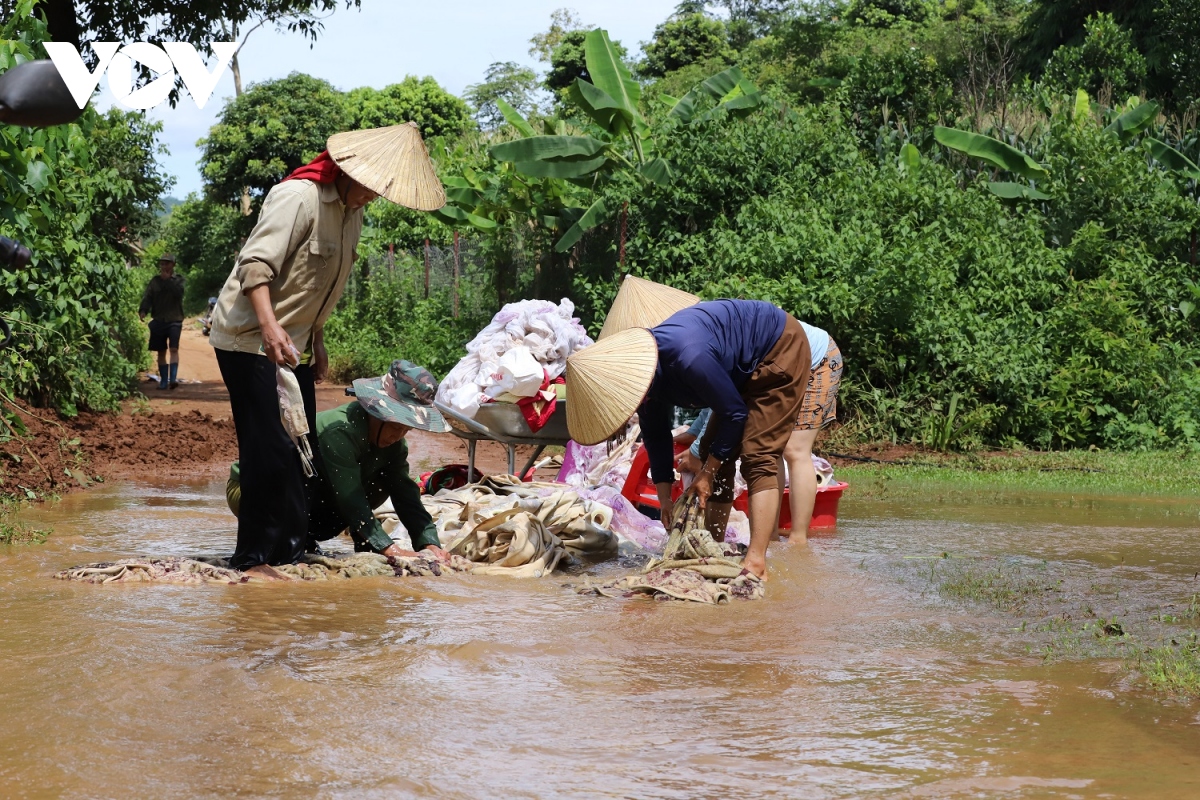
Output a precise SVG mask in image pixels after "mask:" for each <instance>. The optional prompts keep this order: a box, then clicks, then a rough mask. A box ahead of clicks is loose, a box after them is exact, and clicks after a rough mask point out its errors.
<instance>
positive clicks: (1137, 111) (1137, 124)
mask: <svg viewBox="0 0 1200 800" xmlns="http://www.w3.org/2000/svg"><path fill="white" fill-rule="evenodd" d="M1132 103H1133V99H1132V98H1130V105H1132ZM1157 117H1158V103H1155V102H1152V101H1149V100H1148V101H1146V102H1145V103H1141V104H1139V105H1137V106H1133V107H1132V108H1130V109H1129V110H1128V111H1126V112H1125V113H1124V114H1121V115H1120V116H1119V117H1117V118H1116V119H1114V120H1113V121H1112V122H1110V123H1109V124H1108V125H1107V126H1106V127H1105V128H1104V131H1105V133H1111V134H1113V135H1114V136H1116V137H1117V138H1119V139H1120V140H1121V144H1128V143H1129V140H1130V139H1132V138H1133V137H1134V136H1137V135H1138V134H1139V133H1141V132H1142V131H1144V130H1146V128H1148V127H1150V124H1151V123H1153V122H1154V120H1155V119H1156V118H1157Z"/></svg>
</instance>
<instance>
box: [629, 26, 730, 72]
mask: <svg viewBox="0 0 1200 800" xmlns="http://www.w3.org/2000/svg"><path fill="white" fill-rule="evenodd" d="M644 49H645V54H646V58H645V60H644V61H643V62H642V64H641V66H640V67H639V68H638V72H639V73H641V74H642V75H645V76H647V77H651V78H661V77H662V76H663V75H666V74H667V73H668V72H674V71H675V70H677V69H682V68H683V67H686V66H688V65H689V64H696V63H700V62H705V61H709V60H710V59H714V58H723V59H724V60H725V61H726V62H727V63H732V62H733V59H734V58H736V56H737V53H735V52H734V51H733V49H732V48H731V47H730V46H729V39H728V38H727V36H726V34H725V23H723V22H721V20H719V19H713V18H712V17H709V16H707V15H705V14H686V15H683V16H678V15H677V16H674V17H671V18H670V19H668V20H667V21H666V22H664V23H662V24H661V25H659V26H658V27H657V28H655V29H654V39H652V40H651V41H650V42H649V43H647V44H646V46H645V48H644Z"/></svg>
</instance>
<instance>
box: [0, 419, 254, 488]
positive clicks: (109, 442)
mask: <svg viewBox="0 0 1200 800" xmlns="http://www.w3.org/2000/svg"><path fill="white" fill-rule="evenodd" d="M16 416H17V417H18V418H19V419H20V420H21V422H22V423H23V425H24V429H25V430H24V435H23V436H21V437H19V438H18V437H13V438H10V439H9V440H8V441H6V442H0V494H2V495H7V496H16V497H21V498H27V499H32V498H30V497H29V493H30V492H32V493H33V494H35V495H36V496H38V497H44V496H47V495H52V494H58V495H62V494H66V493H67V492H70V491H73V490H75V489H78V488H81V487H87V486H90V485H91V484H92V483H94V482H96V481H98V480H116V479H123V478H137V477H144V476H145V475H147V474H158V475H163V474H171V475H178V476H179V477H180V478H185V477H197V476H201V475H206V474H208V473H209V472H210V469H211V468H210V465H211V464H212V463H213V462H214V461H219V460H225V459H226V458H227V457H228V454H229V453H236V452H237V437H236V436H235V434H234V430H233V423H232V422H231V421H229V420H221V419H214V418H213V417H212V416H211V415H209V414H203V413H201V412H199V411H191V412H188V413H185V414H148V415H147V414H136V415H130V414H121V415H116V414H101V413H96V412H85V413H82V414H80V415H79V416H78V417H75V418H74V419H71V418H67V417H61V416H59V415H57V414H55V413H54V412H52V411H48V410H46V409H37V410H33V409H28V408H25V407H21V408H20V410H19V411H17V412H16Z"/></svg>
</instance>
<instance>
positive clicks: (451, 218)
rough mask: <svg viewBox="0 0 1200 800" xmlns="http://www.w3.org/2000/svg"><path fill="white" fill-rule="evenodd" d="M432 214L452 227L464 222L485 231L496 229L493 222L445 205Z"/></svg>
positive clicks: (456, 207)
mask: <svg viewBox="0 0 1200 800" xmlns="http://www.w3.org/2000/svg"><path fill="white" fill-rule="evenodd" d="M433 214H434V216H437V217H439V218H441V220H442V221H443V222H448V223H450V224H451V225H454V223H456V222H466V223H468V224H470V225H474V226H475V227H476V228H480V229H481V230H485V231H490V230H494V229H495V228H496V227H498V226H497V224H496V223H495V222H494V221H493V220H490V219H487V218H486V217H480V216H477V215H475V214H472V213H471V212H469V211H464V210H462V209H461V208H459V207H458V206H451V205H445V206H442V207H441V208H439V209H438V210H436V211H434V212H433Z"/></svg>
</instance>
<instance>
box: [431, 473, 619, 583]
mask: <svg viewBox="0 0 1200 800" xmlns="http://www.w3.org/2000/svg"><path fill="white" fill-rule="evenodd" d="M421 502H423V503H424V504H425V508H426V510H427V511H429V513H430V515H431V516H432V517H433V520H434V524H435V525H436V526H437V531H438V538H439V539H441V541H442V543H443V544H444V545H445V547H446V548H447V550H448V551H449V552H450V553H451V554H453V555H458V556H462V557H463V558H465V559H468V560H469V561H471V562H473V564H474V566H473V567H472V568H471V569H470V572H472V573H475V574H485V575H509V576H511V577H518V578H524V577H530V578H538V577H541V576H543V575H547V574H549V573H550V572H553V571H554V569H555V568H556V567H557V566H558V565H559V563H560V562H562V563H563V565H564V566H565V565H567V564H571V563H575V562H576V561H577V559H578V557H580V556H585V555H588V556H604V555H612V554H614V553H616V552H617V546H618V538H617V535H616V534H615V533H614V532H613V530H612V513H613V512H612V509H611V508H609V507H608V506H606V505H603V504H601V503H596V502H593V501H591V500H587V499H585V498H583V497H580V495H579V494H578V493H577V492H575V491H572V490H571V488H570V487H568V486H564V485H562V484H557V483H523V482H521V481H520V480H518V479H517V478H516V477H515V476H513V475H495V476H492V477H490V478H485V479H484V480H483V481H481V482H479V483H473V484H469V485H467V486H464V487H462V488H460V489H454V490H442V491H440V492H438V493H437V494H435V495H433V496H428V495H426V496H425V497H423V498H421Z"/></svg>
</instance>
